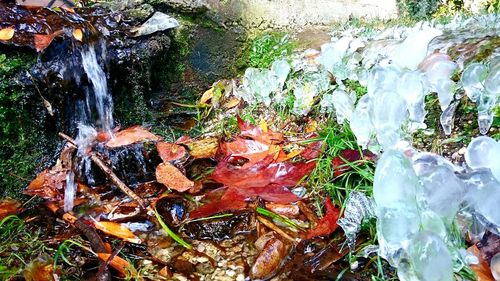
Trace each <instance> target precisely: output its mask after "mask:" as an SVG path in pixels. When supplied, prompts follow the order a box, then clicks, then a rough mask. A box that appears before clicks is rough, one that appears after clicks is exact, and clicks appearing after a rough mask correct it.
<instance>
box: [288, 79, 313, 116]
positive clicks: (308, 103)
mask: <svg viewBox="0 0 500 281" xmlns="http://www.w3.org/2000/svg"><path fill="white" fill-rule="evenodd" d="M318 94H319V91H318V88H317V87H316V86H315V85H314V84H311V83H309V82H306V83H305V84H298V85H296V86H295V89H294V91H293V95H294V96H295V101H294V103H293V109H292V111H293V112H294V113H295V114H297V115H307V113H309V111H310V110H311V107H312V105H313V103H314V97H316V96H317V95H318Z"/></svg>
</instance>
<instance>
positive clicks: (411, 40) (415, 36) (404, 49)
mask: <svg viewBox="0 0 500 281" xmlns="http://www.w3.org/2000/svg"><path fill="white" fill-rule="evenodd" d="M442 33H443V32H442V31H441V30H438V29H436V28H432V27H424V28H423V29H422V30H419V31H416V32H414V33H411V34H410V35H408V37H407V38H406V39H405V41H403V43H402V44H401V45H400V46H399V47H398V48H397V50H396V52H395V54H394V55H393V56H392V61H393V62H394V64H396V65H397V66H399V67H400V68H407V69H410V70H416V69H417V66H418V65H419V64H420V62H422V60H424V58H425V57H426V56H427V47H428V45H429V42H430V41H431V40H432V39H434V37H436V36H439V35H441V34H442Z"/></svg>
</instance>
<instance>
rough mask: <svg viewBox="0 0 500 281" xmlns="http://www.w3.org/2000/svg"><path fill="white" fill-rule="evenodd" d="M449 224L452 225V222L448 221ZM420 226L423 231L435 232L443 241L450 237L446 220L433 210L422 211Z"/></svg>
mask: <svg viewBox="0 0 500 281" xmlns="http://www.w3.org/2000/svg"><path fill="white" fill-rule="evenodd" d="M448 225H450V223H448ZM420 227H421V231H428V232H431V233H434V234H436V235H437V236H439V238H441V239H442V240H443V241H446V239H447V238H448V237H447V236H448V232H447V230H446V226H445V222H444V221H443V219H442V218H441V217H440V216H439V215H438V214H436V213H435V212H433V211H429V210H425V211H422V212H421V213H420Z"/></svg>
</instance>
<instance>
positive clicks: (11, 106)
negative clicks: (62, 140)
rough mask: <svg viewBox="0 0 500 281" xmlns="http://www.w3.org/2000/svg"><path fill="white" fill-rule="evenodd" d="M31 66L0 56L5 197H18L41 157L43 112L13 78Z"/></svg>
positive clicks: (0, 168)
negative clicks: (38, 110)
mask: <svg viewBox="0 0 500 281" xmlns="http://www.w3.org/2000/svg"><path fill="white" fill-rule="evenodd" d="M32 62H33V58H32V57H29V56H26V55H19V54H11V53H10V54H4V53H0V127H1V130H0V186H2V187H3V191H4V194H3V195H4V196H5V195H8V196H15V197H16V196H19V191H20V190H21V188H22V187H23V186H24V185H25V184H26V183H28V182H29V180H30V179H31V177H32V176H33V173H34V170H35V167H36V164H37V163H38V160H39V159H40V157H41V156H42V154H43V151H41V150H40V144H42V143H43V141H44V140H43V137H42V136H41V134H40V132H43V129H42V128H43V126H44V125H43V123H42V121H41V120H40V119H41V117H40V116H41V115H43V114H45V112H37V110H34V109H38V107H35V106H33V103H39V104H40V105H41V104H42V100H40V97H39V96H32V95H33V94H30V93H27V92H25V91H24V90H23V88H22V87H21V86H20V85H19V84H18V83H17V82H16V75H17V74H19V73H21V72H22V71H25V70H26V69H27V68H28V66H29V65H30V64H31V63H32ZM44 110H45V109H44V108H43V107H42V108H41V109H40V111H44Z"/></svg>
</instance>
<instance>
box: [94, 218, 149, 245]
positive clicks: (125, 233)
mask: <svg viewBox="0 0 500 281" xmlns="http://www.w3.org/2000/svg"><path fill="white" fill-rule="evenodd" d="M93 224H94V226H95V228H97V229H99V230H100V231H102V232H104V233H106V234H109V235H112V236H115V237H118V238H121V239H123V240H124V241H127V242H130V243H135V244H141V239H139V238H138V237H137V236H135V235H134V233H132V231H130V229H128V228H127V227H125V226H123V225H122V224H120V223H116V222H111V221H95V220H94V221H93Z"/></svg>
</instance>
